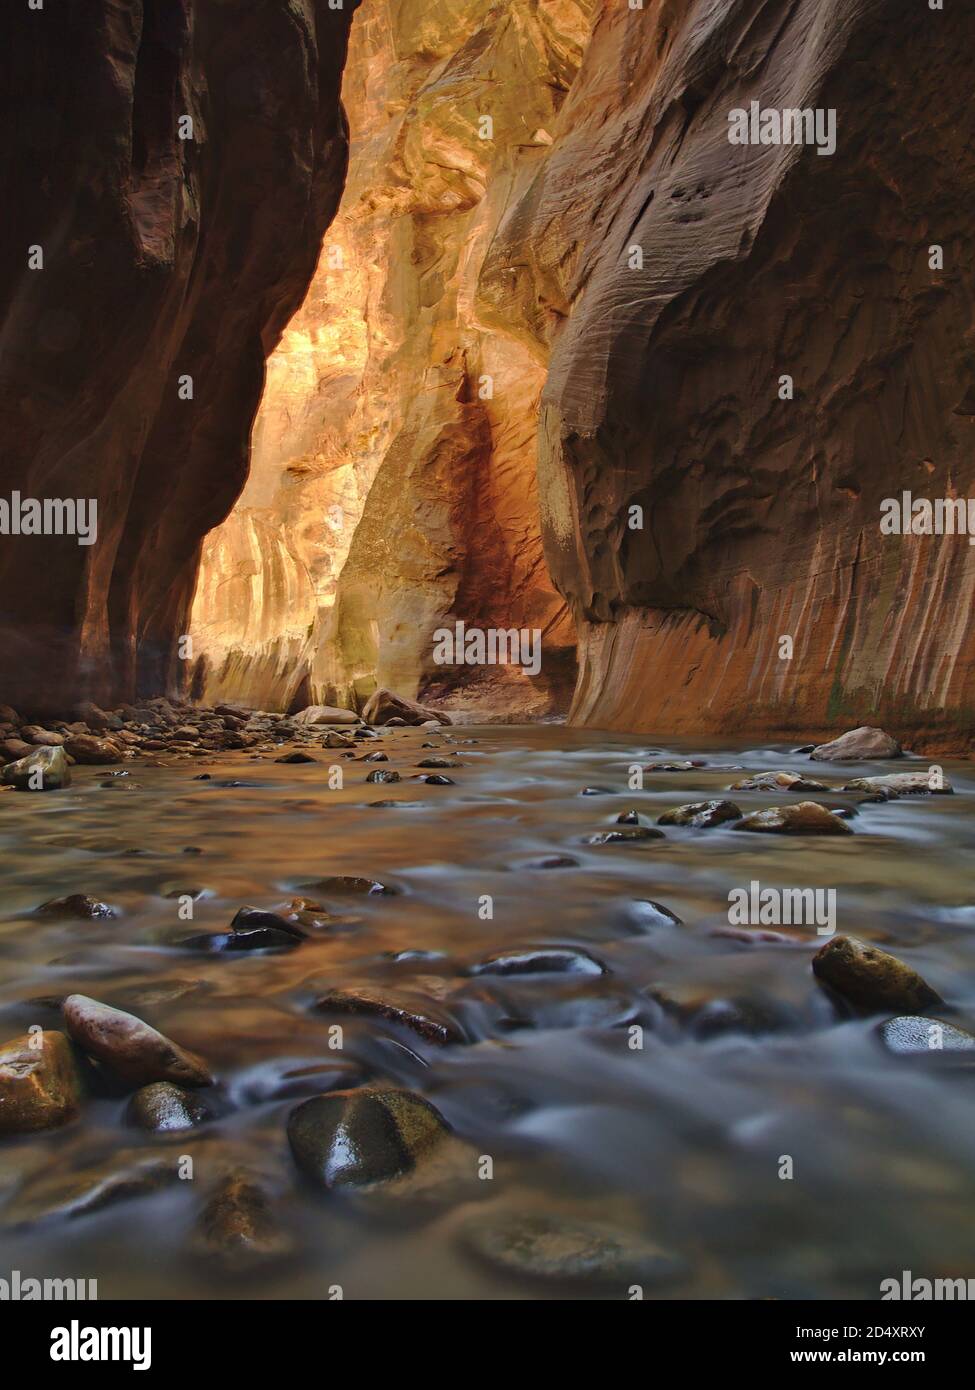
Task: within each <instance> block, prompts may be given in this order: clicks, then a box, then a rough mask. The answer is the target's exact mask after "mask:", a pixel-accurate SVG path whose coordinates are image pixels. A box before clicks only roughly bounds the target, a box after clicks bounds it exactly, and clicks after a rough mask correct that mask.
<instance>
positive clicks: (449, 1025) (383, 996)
mask: <svg viewBox="0 0 975 1390" xmlns="http://www.w3.org/2000/svg"><path fill="white" fill-rule="evenodd" d="M312 1008H313V1009H314V1010H315V1012H316V1013H325V1014H353V1015H355V1016H357V1017H362V1018H370V1017H371V1018H383V1019H386V1021H387V1022H389V1023H398V1024H400V1025H401V1026H402V1027H404V1028H409V1029H410V1030H411V1031H412V1032H414V1033H416V1034H417V1036H418V1037H421V1038H423V1039H425V1041H426V1042H431V1043H437V1044H439V1045H440V1046H444V1045H445V1044H447V1043H459V1042H464V1041H465V1039H464V1034H463V1033H462V1032H461V1030H460V1028H459V1027H458V1026H457V1024H456V1023H455V1022H454V1020H453V1019H452V1018H450V1017H449V1015H447V1014H445V1013H442V1012H440V1011H439V1010H434V1009H432V1008H431V1007H430V1005H429V1003H428V1002H427V1001H426V1000H425V999H422V998H419V997H416V998H414V997H413V996H412V995H410V994H408V993H400V992H396V991H392V990H383V991H382V993H379V992H377V991H375V990H372V989H367V988H362V989H358V988H357V989H332V990H329V991H328V992H327V993H325V994H323V995H322V996H321V997H320V998H319V999H316V1001H315V1003H314V1004H313V1005H312Z"/></svg>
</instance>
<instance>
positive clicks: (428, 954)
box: [383, 949, 447, 965]
mask: <svg viewBox="0 0 975 1390" xmlns="http://www.w3.org/2000/svg"><path fill="white" fill-rule="evenodd" d="M383 959H384V960H388V961H390V962H391V963H392V964H393V965H417V964H427V963H429V962H431V961H442V960H446V959H447V952H446V951H422V950H419V949H412V950H409V949H408V950H405V951H384V952H383Z"/></svg>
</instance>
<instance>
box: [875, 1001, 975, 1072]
mask: <svg viewBox="0 0 975 1390" xmlns="http://www.w3.org/2000/svg"><path fill="white" fill-rule="evenodd" d="M876 1032H877V1037H878V1038H879V1039H880V1043H881V1045H882V1046H883V1047H884V1048H885V1049H886V1051H888V1052H890V1053H891V1054H892V1055H893V1056H895V1057H903V1058H924V1059H926V1060H928V1061H931V1062H943V1063H954V1064H963V1065H966V1066H975V1033H968V1032H966V1031H965V1029H963V1028H956V1027H955V1026H954V1025H953V1024H951V1023H942V1021H941V1020H940V1019H937V1018H922V1017H919V1016H918V1015H917V1014H900V1015H898V1017H896V1018H888V1019H886V1020H885V1021H884V1022H883V1023H880V1024H878V1025H877V1029H876Z"/></svg>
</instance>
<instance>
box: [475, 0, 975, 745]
mask: <svg viewBox="0 0 975 1390" xmlns="http://www.w3.org/2000/svg"><path fill="white" fill-rule="evenodd" d="M973 78H975V12H973V11H971V9H967V10H966V9H965V8H964V7H960V6H954V7H951V6H949V7H948V8H947V10H945V11H944V12H937V11H932V10H930V9H929V8H928V6H927V5H916V4H908V3H902V2H901V0H795V3H792V4H789V5H782V4H780V3H762V0H727V2H726V3H722V4H717V5H716V4H714V3H713V0H647V3H646V8H645V9H643V10H629V9H627V8H626V6H624V5H620V4H616V3H609V2H608V0H607V2H606V3H604V4H603V6H602V9H601V12H600V15H599V18H598V21H597V23H596V25H595V28H594V33H593V38H592V42H591V43H590V45H589V46H588V48H587V50H586V53H585V57H584V60H583V63H582V67H581V70H580V73H579V75H578V77H577V79H576V81H575V82H574V84H573V86H572V89H571V91H570V93H569V95H568V98H567V100H566V103H565V106H564V107H563V109H562V111H561V113H560V119H559V124H558V128H557V130H556V131H555V132H554V134H555V137H556V138H555V142H554V144H553V147H552V149H551V151H550V153H549V156H548V158H547V159H546V161H545V162H544V164H543V166H542V167H541V169H540V170H539V171H538V173H537V175H536V177H535V179H534V180H533V182H532V184H531V187H530V188H529V189H528V190H527V191H526V192H525V194H524V195H523V197H522V198H521V200H520V202H519V203H518V205H517V206H516V207H515V208H514V209H513V210H512V211H511V212H510V214H509V215H508V216H507V218H506V219H505V222H504V223H503V225H502V227H501V228H500V229H499V233H498V235H496V237H495V238H494V241H493V244H492V247H491V250H490V253H489V255H488V257H487V259H486V261H485V264H484V267H483V269H482V273H481V286H480V293H481V298H482V300H489V301H490V302H491V303H492V304H493V305H494V306H495V311H496V313H497V314H498V315H499V316H503V315H507V316H508V317H509V319H510V318H511V317H512V315H514V318H515V323H514V324H513V325H512V328H511V331H518V332H520V334H521V337H522V340H523V341H525V342H526V343H536V344H538V345H539V346H540V347H541V346H543V345H548V346H551V365H550V370H549V374H548V379H547V383H546V387H545V390H544V393H543V396H542V411H541V422H540V433H539V473H540V495H541V506H542V527H543V535H544V541H545V553H546V557H547V560H548V563H549V565H550V567H551V571H552V574H553V578H554V580H555V582H556V585H557V586H558V588H559V590H560V591H561V592H562V593H564V594H565V595H566V597H567V598H568V600H569V602H570V605H571V608H572V611H573V614H574V616H575V618H576V620H577V623H578V626H579V633H580V673H579V684H578V687H577V690H576V696H575V700H574V703H573V707H572V718H573V719H574V720H575V721H577V722H581V723H587V724H592V725H595V726H602V727H618V728H628V729H630V728H632V729H638V730H640V729H642V730H653V731H655V732H702V731H703V732H706V733H722V732H724V733H729V732H739V731H742V730H749V731H756V732H760V731H764V732H768V731H772V730H780V731H791V732H792V733H795V734H798V733H799V732H817V733H819V732H825V731H826V730H828V729H833V728H839V727H842V726H848V725H851V724H856V723H861V722H864V721H865V720H866V721H867V722H870V723H876V722H882V723H884V724H887V725H889V726H890V727H892V728H893V729H895V730H896V731H898V732H899V733H902V734H905V735H908V736H914V735H917V736H918V738H919V739H921V740H923V741H924V742H925V744H926V746H929V747H931V746H937V745H938V743H939V742H940V743H943V744H954V745H958V744H964V743H966V742H967V741H968V739H969V736H970V734H969V731H970V729H971V714H972V710H973V706H975V618H973V610H972V594H973V586H975V549H973V548H972V547H970V546H969V544H968V541H967V538H966V537H964V536H946V537H940V536H915V535H909V536H884V535H882V534H881V532H880V503H881V501H882V500H883V499H884V498H887V497H891V496H897V495H899V493H900V491H901V490H902V489H909V490H910V491H911V492H912V493H913V494H914V495H915V496H918V497H927V498H932V499H934V498H939V497H942V498H943V497H953V496H959V497H964V496H966V494H973V495H975V488H973V483H975V479H973V473H975V356H973V348H975V342H973V333H972V318H973V316H972V309H973V275H975V262H973V256H972V250H973V247H972V230H971V218H970V216H969V213H968V208H969V205H970V203H971V195H972V191H973V188H975V150H973V145H972V141H971V138H970V136H971V116H970V111H969V106H970V96H969V94H970V92H971V90H972V85H973ZM752 100H758V101H759V102H760V103H761V105H762V107H777V108H782V107H808V106H812V107H821V108H827V109H828V108H832V109H835V111H836V113H837V137H838V138H837V148H836V151H835V153H834V154H833V155H831V156H820V155H818V154H817V153H816V151H815V149H810V148H805V149H804V148H802V147H795V146H791V147H790V146H784V145H778V146H776V145H766V146H761V145H745V146H738V145H731V144H729V141H728V112H729V110H730V109H732V108H748V106H749V103H750V102H751V101H752ZM634 246H636V247H638V248H639V250H640V253H641V257H642V265H640V264H639V261H640V257H633V256H632V255H631V248H633V247H634ZM932 246H941V247H943V255H944V268H943V269H932V268H931V257H930V253H929V248H930V247H932ZM634 261H636V262H637V264H636V266H635V267H634V265H633V264H632V262H634ZM512 266H514V267H517V276H516V277H515V278H516V279H517V283H518V289H517V292H516V293H515V294H514V295H513V294H512V292H511V291H512V277H511V275H510V268H511V267H512ZM783 374H788V375H790V376H791V377H792V378H793V381H794V398H793V399H791V400H788V399H780V378H781V376H782V375H783ZM633 506H638V507H641V508H642V509H643V529H642V530H639V529H631V527H630V524H629V523H630V517H631V515H632V514H631V511H630V509H631V507H633ZM783 636H788V637H791V639H792V642H793V647H794V652H793V655H792V658H791V660H790V659H782V657H781V656H780V652H781V651H782V650H784V649H785V648H784V647H783V646H782V645H780V638H781V637H783ZM868 716H869V719H868V718H867V717H868Z"/></svg>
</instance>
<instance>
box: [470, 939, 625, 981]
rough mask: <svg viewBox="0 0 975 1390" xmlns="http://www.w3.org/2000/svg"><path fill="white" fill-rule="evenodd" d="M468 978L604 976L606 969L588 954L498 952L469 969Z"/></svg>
mask: <svg viewBox="0 0 975 1390" xmlns="http://www.w3.org/2000/svg"><path fill="white" fill-rule="evenodd" d="M469 973H470V974H471V975H605V974H606V967H605V965H603V964H602V962H601V961H598V960H596V958H595V956H591V955H590V954H589V953H588V951H578V950H574V949H569V948H564V949H563V948H561V947H557V946H555V947H546V946H541V947H537V948H528V949H526V950H523V951H498V952H496V953H495V954H494V955H493V956H488V957H486V959H484V960H482V961H478V962H477V964H476V965H472V966H471V968H470V972H469Z"/></svg>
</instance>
